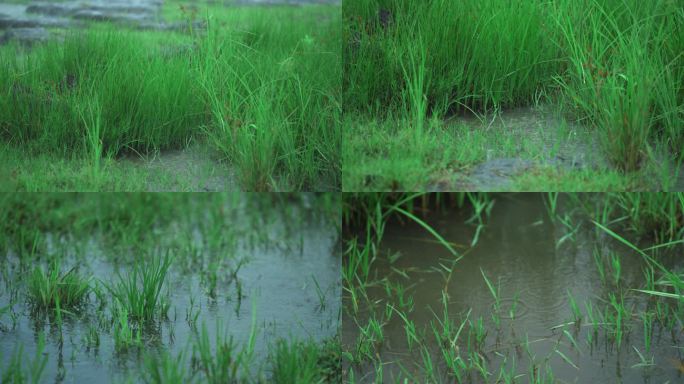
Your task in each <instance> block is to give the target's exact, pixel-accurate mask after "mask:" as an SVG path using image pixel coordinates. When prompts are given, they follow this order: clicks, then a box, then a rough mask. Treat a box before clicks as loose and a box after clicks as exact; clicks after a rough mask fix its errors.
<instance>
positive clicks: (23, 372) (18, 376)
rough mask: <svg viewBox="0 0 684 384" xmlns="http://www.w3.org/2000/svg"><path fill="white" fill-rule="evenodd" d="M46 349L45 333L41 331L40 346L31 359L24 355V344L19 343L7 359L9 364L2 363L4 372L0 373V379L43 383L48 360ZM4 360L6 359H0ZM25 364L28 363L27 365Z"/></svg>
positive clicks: (1, 366)
mask: <svg viewBox="0 0 684 384" xmlns="http://www.w3.org/2000/svg"><path fill="white" fill-rule="evenodd" d="M44 349H45V335H44V334H43V333H40V334H39V336H38V347H37V349H36V354H35V356H34V357H33V359H31V360H27V359H26V356H24V346H23V345H19V346H18V347H17V348H16V349H15V352H14V354H13V355H12V356H10V358H9V359H7V360H6V361H7V365H5V364H4V363H2V365H0V368H2V373H0V381H2V382H3V383H15V384H23V383H32V384H38V383H42V382H43V380H42V376H43V371H45V365H46V364H47V362H48V356H47V355H46V354H44V353H43V351H44ZM0 360H4V359H0ZM24 364H27V366H26V367H25V366H24Z"/></svg>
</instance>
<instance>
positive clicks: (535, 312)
mask: <svg viewBox="0 0 684 384" xmlns="http://www.w3.org/2000/svg"><path fill="white" fill-rule="evenodd" d="M495 199H496V203H495V206H494V209H493V211H492V214H491V217H490V218H489V219H488V220H487V221H486V227H485V228H484V230H483V232H482V233H481V235H480V238H479V241H478V242H477V245H476V246H475V247H474V248H473V249H472V250H470V251H468V252H467V253H466V255H465V256H464V258H463V259H462V260H461V261H459V262H458V263H457V264H456V267H455V269H454V272H453V275H452V276H451V277H450V280H449V281H448V282H447V281H446V278H445V275H444V274H443V273H442V272H439V270H440V269H441V267H440V264H442V265H449V264H450V262H451V260H453V256H451V254H450V253H448V252H447V251H446V250H445V249H444V247H443V246H441V245H440V244H437V243H436V242H435V241H434V238H433V237H431V235H429V234H427V232H426V231H425V230H424V229H422V228H421V227H420V226H418V225H416V224H405V225H400V224H399V223H391V224H388V227H387V228H386V230H385V237H384V238H383V242H382V249H383V251H382V252H383V254H387V255H393V257H392V258H396V260H395V261H394V262H393V263H391V262H389V261H388V260H390V259H392V258H383V259H382V260H380V261H378V264H377V265H376V267H377V273H378V277H379V278H382V277H387V279H388V280H389V281H391V282H393V283H400V284H403V285H404V286H406V287H407V289H406V292H407V293H406V294H405V297H409V296H412V297H413V300H414V303H415V304H414V310H413V311H412V312H410V314H408V318H409V319H410V320H413V321H414V322H415V324H416V328H417V329H418V330H422V329H426V334H425V335H426V336H425V337H426V338H425V340H427V347H428V350H429V351H430V353H431V356H432V357H433V361H434V362H435V366H436V370H437V375H436V376H437V377H438V378H440V379H441V380H442V382H455V379H453V378H449V377H448V376H447V374H446V371H447V369H446V366H445V364H444V363H443V362H442V360H441V358H440V355H439V349H438V347H437V345H436V342H435V337H434V336H433V333H432V330H431V329H430V328H429V323H430V321H431V320H435V319H436V317H435V315H434V314H433V311H434V313H437V314H440V315H441V314H442V308H443V307H442V304H441V298H442V292H443V290H446V292H447V294H448V310H449V314H450V318H451V319H452V320H454V322H455V323H456V326H458V325H459V324H460V323H461V320H462V319H463V318H464V316H465V314H466V313H467V312H468V311H469V310H472V312H471V313H470V315H469V319H471V320H476V319H477V318H479V317H480V316H482V318H483V320H484V323H485V326H486V328H487V329H488V334H487V337H486V342H485V347H484V348H483V351H484V352H482V353H483V356H484V357H485V359H486V364H487V366H488V368H489V371H490V372H492V376H489V377H488V380H487V382H496V381H497V376H498V374H499V369H500V367H502V366H505V367H507V368H506V369H507V370H508V371H511V370H512V371H514V372H516V373H517V374H519V375H520V376H519V377H518V382H529V381H530V375H529V372H530V367H531V366H533V365H534V366H535V367H537V368H536V369H538V371H539V372H544V371H545V370H546V366H547V365H548V367H549V368H550V369H552V371H553V373H554V375H555V379H556V382H561V383H666V382H670V383H676V382H682V380H684V378H683V377H682V371H681V364H680V362H681V361H682V357H683V356H682V353H681V352H682V350H681V349H680V347H679V345H680V344H679V342H680V339H681V330H682V329H681V324H680V325H678V326H676V329H675V333H674V335H673V334H671V332H670V331H669V330H667V329H662V328H659V327H658V326H656V327H655V329H654V332H653V335H654V336H653V338H654V340H653V347H652V349H651V353H649V354H646V353H645V347H644V341H643V331H642V324H641V322H640V321H638V319H636V318H633V319H630V320H628V321H627V323H628V324H629V326H631V329H632V331H631V332H629V334H628V336H627V337H626V338H624V339H623V341H622V346H621V348H620V349H617V348H616V346H615V344H614V343H613V342H611V341H610V340H609V338H608V337H607V335H606V332H604V331H602V330H600V331H599V333H598V337H594V342H593V343H592V344H589V343H588V342H587V334H588V333H590V332H591V331H592V330H591V326H589V325H588V324H587V323H589V321H588V320H586V311H585V309H584V306H585V303H593V304H594V306H597V305H598V306H600V308H602V309H603V308H604V307H605V304H604V303H603V302H602V301H601V299H600V298H605V297H607V294H608V292H609V291H608V290H607V288H605V286H604V285H603V284H602V283H601V281H600V278H599V275H598V272H597V269H596V264H595V261H594V257H593V251H594V249H595V248H596V247H598V248H599V249H603V250H606V249H607V248H608V247H609V246H610V247H611V248H613V247H614V249H616V250H618V251H619V252H620V254H621V255H622V256H621V262H622V278H623V280H622V284H624V285H623V286H625V287H639V286H640V282H641V281H643V275H642V269H641V268H642V265H643V264H642V262H641V259H640V258H639V257H638V256H636V255H634V254H633V253H630V252H627V251H626V250H624V249H622V248H618V247H616V246H615V245H614V244H612V242H610V241H608V239H606V238H605V237H604V236H597V234H596V232H595V231H594V229H593V228H592V225H591V224H590V223H588V222H587V221H582V220H579V219H577V221H575V224H578V225H579V229H578V230H577V232H576V235H575V238H574V240H573V241H562V242H561V239H562V238H563V236H565V235H566V234H567V233H568V230H566V229H565V227H564V226H562V225H560V224H559V223H557V222H556V224H555V225H554V224H553V223H552V222H551V221H550V219H549V216H548V214H547V211H546V209H545V207H544V204H543V201H542V199H541V197H540V195H535V194H517V195H516V194H511V195H495ZM468 215H469V213H468V214H463V213H459V212H454V211H447V212H440V213H433V214H430V215H429V216H428V217H426V220H427V222H428V223H429V224H431V225H432V226H433V227H434V228H435V229H436V230H437V231H438V232H439V233H440V234H441V235H442V236H443V237H444V238H445V239H446V240H447V241H450V242H453V245H454V246H455V247H458V249H459V250H460V251H461V252H463V251H464V250H465V249H467V248H468V245H469V244H470V242H471V240H472V238H473V236H474V234H475V231H476V227H475V226H474V225H470V224H464V221H466V220H467V219H468ZM559 242H561V244H560V245H558V244H559ZM397 271H402V272H397ZM481 271H482V272H484V273H485V274H486V275H487V277H488V278H489V279H490V281H492V283H493V284H494V285H495V286H496V285H500V292H501V311H500V314H501V323H500V327H498V328H497V327H496V325H495V322H494V320H493V319H492V317H491V314H492V313H493V305H494V299H493V296H492V294H491V293H490V291H489V289H488V287H487V285H486V283H485V280H484V278H483V277H482V272H481ZM404 273H405V274H406V275H407V276H408V278H406V277H402V274H404ZM369 292H370V295H371V297H370V301H376V302H377V303H381V304H380V305H379V306H378V308H380V309H376V311H377V312H376V313H378V314H379V313H382V311H384V305H382V303H384V302H385V301H387V294H386V293H385V290H384V288H372V289H370V290H369ZM568 292H570V293H571V294H572V296H573V297H574V298H575V300H576V301H577V303H578V304H579V306H580V308H581V309H582V312H583V313H584V314H585V321H584V323H583V324H582V326H580V327H576V326H575V325H574V324H568V323H570V322H572V321H573V312H572V310H571V306H570V301H569V298H568ZM348 300H349V298H348V297H347V298H345V306H346V308H349V301H348ZM391 300H392V301H391V302H392V303H394V304H393V305H395V306H396V305H397V304H396V299H391ZM514 303H516V304H515V306H516V311H515V316H514V318H510V316H509V310H510V309H511V307H512V306H513V305H514ZM644 303H645V298H644V296H640V295H639V294H635V293H631V294H627V296H626V297H625V305H626V306H628V307H631V306H634V308H641V307H642V306H643V305H644ZM361 312H362V313H361V315H359V316H358V319H359V323H360V324H366V321H367V320H366V318H367V317H368V316H369V310H368V309H365V310H362V311H361ZM564 330H567V331H568V332H569V333H570V334H571V335H573V337H574V338H575V340H576V341H577V343H578V345H579V349H575V348H573V346H572V343H571V341H570V340H569V338H568V337H567V336H566V335H565V333H564V332H563V331H564ZM419 332H420V331H419ZM384 334H385V342H384V343H383V344H382V345H381V347H380V350H379V357H380V359H381V361H382V362H383V372H384V382H398V381H403V379H404V378H406V377H411V378H410V379H409V382H414V381H415V380H418V379H417V378H422V377H424V376H423V371H422V370H421V368H420V366H421V365H422V362H423V358H422V356H421V355H420V353H419V349H417V348H415V347H414V349H413V350H410V349H409V348H408V343H407V341H406V338H407V337H406V333H405V330H404V322H403V321H402V320H401V319H400V318H399V317H398V316H396V315H395V316H393V318H392V319H391V320H390V321H389V323H387V325H386V326H385V328H384ZM357 335H358V329H357V328H355V326H354V319H353V318H352V317H350V314H349V313H347V311H345V314H344V318H343V344H344V345H346V347H347V348H349V347H350V346H351V345H352V344H353V343H354V341H355V340H356V337H357ZM526 340H529V349H530V352H531V355H529V354H528V353H527V352H526V351H525V348H524V347H523V344H525V342H526ZM632 346H636V347H637V348H638V349H639V351H640V352H641V353H643V354H644V356H645V357H646V358H647V359H650V358H651V357H653V359H654V362H655V365H654V366H651V367H646V368H642V367H633V366H634V365H635V364H637V363H639V362H640V360H639V357H638V355H637V354H636V352H635V351H634V349H633V348H632ZM459 347H460V350H461V351H465V350H466V346H465V345H463V341H462V340H461V341H460V342H459ZM556 350H559V351H560V352H561V353H562V354H564V355H565V356H566V357H568V358H569V359H570V360H571V361H572V362H573V363H574V364H575V365H576V366H577V367H578V368H575V367H573V366H571V365H570V364H568V363H567V362H566V361H564V360H563V358H562V357H561V356H560V354H558V353H557V352H556ZM465 356H466V354H465V353H464V354H462V357H463V358H464V359H465V358H466V357H465ZM513 363H514V364H515V367H513ZM353 371H354V376H355V377H356V379H357V381H359V382H373V380H374V379H375V367H374V366H373V365H372V364H370V363H368V364H361V365H360V366H354V367H353ZM407 372H408V373H409V374H407ZM418 381H424V380H418ZM484 381H485V380H483V379H482V377H481V376H477V375H472V376H471V377H470V379H469V380H468V382H484Z"/></svg>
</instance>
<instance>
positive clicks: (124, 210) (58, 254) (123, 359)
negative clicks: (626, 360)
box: [0, 193, 341, 383]
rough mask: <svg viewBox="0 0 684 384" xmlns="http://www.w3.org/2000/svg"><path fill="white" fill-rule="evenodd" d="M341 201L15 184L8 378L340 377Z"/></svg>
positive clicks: (5, 309)
mask: <svg viewBox="0 0 684 384" xmlns="http://www.w3.org/2000/svg"><path fill="white" fill-rule="evenodd" d="M339 212H340V198H339V196H337V195H335V194H303V193H302V194H286V193H283V194H277V195H276V194H256V193H252V194H244V193H227V194H211V195H207V194H162V193H157V194H107V193H100V194H33V195H23V194H1V195H0V249H1V251H2V255H1V256H0V382H2V383H44V382H98V383H109V382H112V383H139V382H145V383H264V382H273V383H327V382H331V383H335V382H339V380H340V375H341V373H340V371H341V365H340V352H339V349H340V343H339V334H338V332H339V325H340V294H341V292H340V290H341V288H340V284H339V281H340V280H339V276H340V265H341V262H340V254H341V251H340V249H339V245H338V244H339V243H338V233H339V222H340V217H339ZM293 308H296V309H297V310H296V311H293V310H292V309H293Z"/></svg>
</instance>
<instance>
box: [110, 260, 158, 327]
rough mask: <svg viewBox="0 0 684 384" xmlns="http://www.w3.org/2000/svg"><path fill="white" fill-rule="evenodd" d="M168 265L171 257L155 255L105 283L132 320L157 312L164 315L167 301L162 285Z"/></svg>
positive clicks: (151, 317)
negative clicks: (109, 284) (116, 280)
mask: <svg viewBox="0 0 684 384" xmlns="http://www.w3.org/2000/svg"><path fill="white" fill-rule="evenodd" d="M170 266H171V257H170V256H169V255H168V254H167V255H166V256H164V257H162V256H154V257H152V258H151V259H150V260H149V261H147V262H142V263H140V264H138V265H135V266H134V267H133V270H132V271H131V272H129V273H128V275H127V276H121V275H119V281H118V282H117V283H114V284H113V285H111V286H105V287H106V288H107V290H108V291H109V293H110V294H111V295H112V297H113V298H114V300H115V301H116V302H118V303H119V304H120V306H121V309H124V310H125V311H126V312H125V313H126V314H128V315H129V316H130V317H131V318H132V319H133V320H137V321H149V320H152V319H154V318H155V317H156V316H161V317H166V314H167V313H168V303H167V300H166V298H165V297H164V296H163V292H162V289H163V288H164V282H165V279H166V275H167V273H168V271H169V267H170Z"/></svg>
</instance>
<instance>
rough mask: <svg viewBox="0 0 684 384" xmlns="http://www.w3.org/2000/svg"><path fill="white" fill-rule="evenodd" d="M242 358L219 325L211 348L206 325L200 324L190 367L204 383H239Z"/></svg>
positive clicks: (231, 339)
mask: <svg viewBox="0 0 684 384" xmlns="http://www.w3.org/2000/svg"><path fill="white" fill-rule="evenodd" d="M243 358H244V355H243V353H242V351H240V350H239V349H238V347H237V346H236V344H235V343H234V341H233V337H232V336H228V335H227V333H226V332H225V331H222V330H221V329H220V325H219V324H217V325H216V338H215V341H214V347H213V348H212V345H211V341H210V340H209V333H208V331H207V327H206V324H202V331H201V332H200V333H199V334H198V335H197V338H196V340H195V343H194V344H193V350H192V358H191V365H192V367H193V370H194V371H196V372H199V373H201V375H202V378H203V380H204V381H205V382H207V383H211V384H220V383H221V384H225V383H238V382H240V369H241V366H242V365H243V364H244V361H243Z"/></svg>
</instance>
